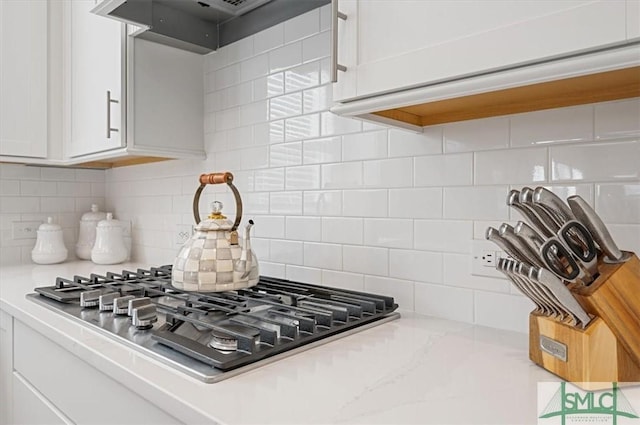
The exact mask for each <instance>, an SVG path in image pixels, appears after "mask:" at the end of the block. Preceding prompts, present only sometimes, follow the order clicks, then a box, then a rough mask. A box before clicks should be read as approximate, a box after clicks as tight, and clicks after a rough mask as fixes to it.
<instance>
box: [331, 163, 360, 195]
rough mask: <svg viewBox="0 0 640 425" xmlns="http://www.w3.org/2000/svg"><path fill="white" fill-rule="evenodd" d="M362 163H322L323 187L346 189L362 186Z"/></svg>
mask: <svg viewBox="0 0 640 425" xmlns="http://www.w3.org/2000/svg"><path fill="white" fill-rule="evenodd" d="M362 181H363V180H362V163H361V162H346V163H336V164H326V165H322V188H323V189H346V188H357V187H361V186H362Z"/></svg>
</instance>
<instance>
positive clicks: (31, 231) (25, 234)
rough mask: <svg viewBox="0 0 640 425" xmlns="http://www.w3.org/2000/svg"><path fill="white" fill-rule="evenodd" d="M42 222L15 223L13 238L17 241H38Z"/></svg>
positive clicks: (12, 229)
mask: <svg viewBox="0 0 640 425" xmlns="http://www.w3.org/2000/svg"><path fill="white" fill-rule="evenodd" d="M41 224H42V222H41V221H14V222H13V223H12V226H11V238H12V239H13V240H17V239H36V237H37V236H38V233H37V231H38V227H40V225H41Z"/></svg>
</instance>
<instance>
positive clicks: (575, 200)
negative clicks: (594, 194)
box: [567, 195, 631, 264]
mask: <svg viewBox="0 0 640 425" xmlns="http://www.w3.org/2000/svg"><path fill="white" fill-rule="evenodd" d="M567 203H568V204H569V207H570V208H571V211H572V212H573V214H574V215H575V216H576V218H577V219H578V220H579V221H580V222H581V223H582V224H584V225H585V226H586V228H587V229H588V230H589V233H591V236H592V237H593V239H594V240H595V242H596V243H597V244H598V246H599V247H600V249H601V250H602V251H603V252H604V253H605V255H606V256H605V258H604V261H606V262H608V263H614V264H615V263H623V262H625V261H626V260H627V259H628V258H629V256H630V255H631V254H629V253H623V252H622V251H621V250H620V249H619V248H618V245H616V243H615V241H614V240H613V237H612V236H611V233H609V229H607V226H605V224H604V223H603V222H602V219H601V218H600V216H599V215H598V214H597V213H596V212H595V211H594V209H593V208H591V206H590V205H589V204H588V203H587V201H585V200H584V199H583V198H582V197H581V196H580V195H572V196H569V197H568V198H567Z"/></svg>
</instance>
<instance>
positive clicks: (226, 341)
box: [207, 331, 238, 352]
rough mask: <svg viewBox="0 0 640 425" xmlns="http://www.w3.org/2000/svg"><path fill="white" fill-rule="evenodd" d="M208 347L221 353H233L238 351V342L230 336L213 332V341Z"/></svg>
mask: <svg viewBox="0 0 640 425" xmlns="http://www.w3.org/2000/svg"><path fill="white" fill-rule="evenodd" d="M207 345H208V346H209V347H211V348H215V349H216V350H219V351H223V352H231V351H236V350H237V349H238V340H237V339H236V338H234V337H232V336H230V335H229V334H225V333H222V332H217V331H211V341H209V343H208V344H207Z"/></svg>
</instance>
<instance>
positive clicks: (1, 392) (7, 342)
mask: <svg viewBox="0 0 640 425" xmlns="http://www.w3.org/2000/svg"><path fill="white" fill-rule="evenodd" d="M12 372H13V317H11V316H10V315H9V314H7V313H5V312H4V311H3V310H0V407H1V408H0V425H7V424H9V423H11V422H12V419H13V379H12V377H11V375H12Z"/></svg>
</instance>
